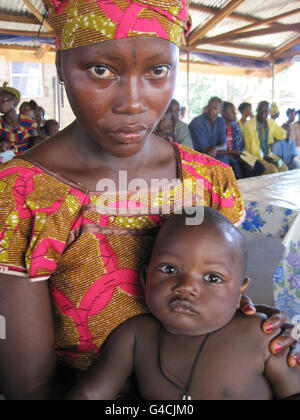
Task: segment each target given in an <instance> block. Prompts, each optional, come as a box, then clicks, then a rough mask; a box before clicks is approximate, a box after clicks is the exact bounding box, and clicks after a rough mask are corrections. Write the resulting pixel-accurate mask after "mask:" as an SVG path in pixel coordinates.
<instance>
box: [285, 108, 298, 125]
mask: <svg viewBox="0 0 300 420" xmlns="http://www.w3.org/2000/svg"><path fill="white" fill-rule="evenodd" d="M296 115H297V114H296V109H295V108H289V109H288V110H287V111H286V116H287V117H288V120H287V122H286V124H288V125H290V126H292V124H293V123H294V122H295V121H296Z"/></svg>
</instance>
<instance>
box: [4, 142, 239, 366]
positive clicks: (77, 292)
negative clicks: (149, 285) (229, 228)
mask: <svg viewBox="0 0 300 420" xmlns="http://www.w3.org/2000/svg"><path fill="white" fill-rule="evenodd" d="M174 153H175V156H176V159H177V168H178V174H177V177H178V180H177V181H178V182H176V183H172V184H169V185H166V186H165V187H164V189H163V190H162V189H158V190H152V189H151V190H144V193H143V195H142V197H141V203H143V202H145V203H148V206H149V208H150V205H151V208H153V207H154V208H155V209H157V210H158V211H157V212H156V211H154V212H153V213H152V212H148V213H144V212H142V213H141V214H140V215H134V216H133V215H132V213H131V212H130V211H128V212H127V213H126V212H125V214H124V215H119V214H118V213H119V212H118V211H117V210H118V208H119V207H120V206H121V205H122V206H123V205H124V203H123V201H124V198H122V197H123V195H121V194H120V193H118V195H117V196H115V195H114V197H115V206H114V208H115V210H116V213H115V215H113V214H111V212H109V214H108V213H100V212H99V211H98V210H99V209H98V207H97V205H98V203H99V199H101V197H103V193H101V192H99V191H98V192H90V191H88V190H86V189H85V188H84V187H82V186H79V185H77V184H73V183H72V182H71V181H69V180H66V179H63V178H62V177H58V176H57V175H55V174H53V173H51V172H49V171H47V170H46V169H44V168H42V167H40V166H37V165H36V164H34V163H31V162H28V161H25V160H24V159H22V158H18V159H13V160H12V161H10V162H8V163H6V164H4V165H0V273H4V274H12V275H14V276H19V277H25V278H26V277H27V278H30V280H31V281H33V282H35V281H43V280H45V281H48V284H49V291H50V294H51V301H52V303H53V313H54V327H55V334H56V351H57V357H58V359H59V361H60V362H61V363H62V364H64V365H68V366H70V367H72V368H74V369H76V370H79V371H84V370H85V369H87V367H89V366H90V365H91V364H92V362H93V360H94V359H95V358H96V357H97V355H98V351H99V349H101V346H102V344H103V343H104V341H105V340H106V338H107V337H108V335H109V334H110V333H111V332H112V331H113V330H114V329H115V328H116V327H117V326H118V325H120V324H121V323H122V322H124V321H125V320H126V319H128V318H131V317H134V316H136V315H140V314H142V313H145V312H146V311H147V309H146V307H145V304H144V300H143V290H142V288H141V286H140V282H139V273H140V271H141V269H142V267H143V266H145V265H146V264H147V261H148V259H149V256H150V255H151V249H152V245H153V240H154V239H155V235H156V234H157V232H158V230H159V228H160V227H161V225H162V224H163V222H164V221H165V220H166V219H167V218H168V217H169V215H168V214H167V213H166V211H165V209H166V207H169V208H170V214H173V213H174V212H175V210H176V209H177V208H182V205H183V201H182V197H181V194H180V193H179V194H178V190H179V191H180V188H181V186H182V185H185V186H186V188H187V189H189V190H190V191H191V192H192V196H193V197H194V199H193V202H194V204H201V203H202V200H201V202H200V203H198V198H197V197H196V195H194V192H195V190H196V186H197V184H201V185H202V186H203V195H204V196H203V197H202V198H203V201H204V204H205V205H206V206H210V207H212V208H214V209H216V210H219V211H221V212H222V213H223V214H224V215H225V216H226V217H227V218H228V219H229V220H231V221H232V222H233V223H235V224H238V223H241V222H242V220H243V218H244V206H243V201H242V198H241V195H240V191H239V188H238V185H237V182H236V179H235V177H234V174H233V172H232V169H231V168H230V167H228V166H227V165H225V164H223V163H221V162H218V161H216V160H214V159H212V158H210V157H208V156H205V155H201V154H199V153H197V152H195V151H194V150H192V149H189V148H188V147H186V146H179V145H176V144H174ZM127 200H128V202H127V203H125V204H126V206H125V209H126V208H128V209H129V208H130V207H131V204H132V203H134V202H135V199H134V197H133V196H131V192H129V191H128V197H127ZM136 204H137V203H136ZM139 207H140V205H139Z"/></svg>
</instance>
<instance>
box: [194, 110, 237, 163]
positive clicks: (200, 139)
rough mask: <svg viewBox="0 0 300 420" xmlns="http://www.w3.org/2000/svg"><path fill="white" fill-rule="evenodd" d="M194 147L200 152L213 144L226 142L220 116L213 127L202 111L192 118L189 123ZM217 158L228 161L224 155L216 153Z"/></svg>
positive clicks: (219, 144) (224, 127)
mask: <svg viewBox="0 0 300 420" xmlns="http://www.w3.org/2000/svg"><path fill="white" fill-rule="evenodd" d="M189 128H190V132H191V137H192V140H193V145H194V149H195V150H197V151H198V152H202V153H203V151H204V150H205V149H209V148H210V147H214V146H221V145H222V144H224V143H225V144H227V134H226V124H225V120H224V119H223V118H222V117H217V119H216V121H215V124H214V126H213V128H212V127H211V125H210V123H209V120H208V117H207V114H206V113H204V114H202V115H200V116H199V117H196V118H194V119H193V121H192V122H191V123H190V125H189ZM217 159H218V160H221V161H222V162H224V163H227V164H228V163H229V157H228V156H226V155H222V154H220V155H217Z"/></svg>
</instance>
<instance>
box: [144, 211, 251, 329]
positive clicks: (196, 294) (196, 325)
mask: <svg viewBox="0 0 300 420" xmlns="http://www.w3.org/2000/svg"><path fill="white" fill-rule="evenodd" d="M185 222H186V215H184V214H183V215H174V216H172V217H171V218H170V219H169V220H168V221H167V222H166V224H165V225H164V226H163V227H162V229H161V231H160V233H159V235H158V237H157V240H156V242H155V246H154V249H153V254H152V257H151V261H150V264H149V266H148V269H147V278H146V290H145V296H146V302H147V305H148V307H149V309H150V311H151V312H152V314H153V315H154V316H155V317H156V318H157V319H159V320H160V321H161V323H162V324H163V325H164V327H165V328H166V330H168V331H170V332H172V333H174V334H182V335H203V334H207V333H210V332H213V331H217V330H218V329H220V328H223V327H224V326H225V325H227V324H228V323H229V322H230V321H231V320H232V318H233V317H234V314H235V312H236V310H237V309H238V308H239V307H240V300H241V296H242V294H243V293H244V292H245V291H246V289H247V286H248V280H245V272H246V265H247V245H246V241H245V239H244V237H243V236H242V234H241V233H240V232H239V231H238V230H237V229H236V228H235V227H234V226H233V224H232V223H231V222H230V221H229V220H227V219H226V218H225V217H224V216H223V215H221V213H219V212H217V211H215V210H212V209H210V208H205V212H204V221H203V223H202V224H201V225H196V226H188V225H186V223H185Z"/></svg>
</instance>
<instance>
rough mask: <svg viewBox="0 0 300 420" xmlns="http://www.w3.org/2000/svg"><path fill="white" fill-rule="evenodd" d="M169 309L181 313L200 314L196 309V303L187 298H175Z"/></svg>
mask: <svg viewBox="0 0 300 420" xmlns="http://www.w3.org/2000/svg"><path fill="white" fill-rule="evenodd" d="M169 309H170V310H171V311H172V312H176V313H180V314H198V313H199V312H198V311H197V310H196V308H195V307H194V305H192V304H191V302H189V301H187V300H181V299H174V300H172V301H171V302H170V303H169Z"/></svg>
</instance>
